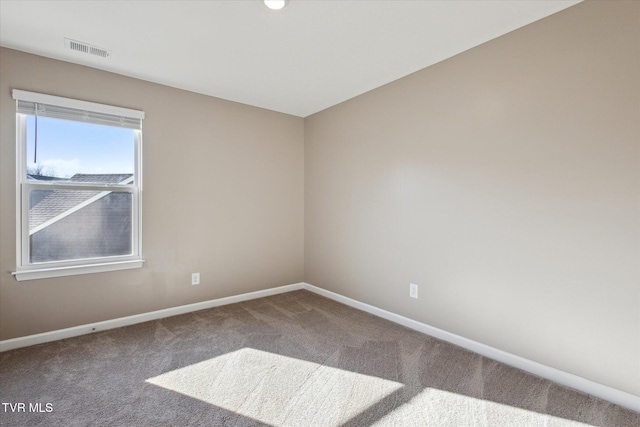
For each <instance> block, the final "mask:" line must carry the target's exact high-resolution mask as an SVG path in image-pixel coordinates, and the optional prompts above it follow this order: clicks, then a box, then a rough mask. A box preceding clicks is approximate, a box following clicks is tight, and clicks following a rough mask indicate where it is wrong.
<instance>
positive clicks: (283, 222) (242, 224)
mask: <svg viewBox="0 0 640 427" xmlns="http://www.w3.org/2000/svg"><path fill="white" fill-rule="evenodd" d="M0 55H1V56H0V75H1V76H2V80H1V82H0V107H1V118H0V120H1V126H0V127H1V133H0V138H1V140H0V144H1V145H0V165H1V168H2V170H1V173H0V178H1V184H0V185H1V187H0V188H1V190H2V204H1V208H0V234H1V243H0V250H1V257H0V266H1V267H0V272H1V274H0V339H3V340H4V339H9V338H14V337H20V336H25V335H30V334H35V333H40V332H46V331H51V330H55V329H61V328H66V327H71V326H76V325H82V324H86V323H92V322H96V321H101V320H107V319H112V318H117V317H122V316H127V315H132V314H138V313H145V312H148V311H153V310H158V309H162V308H167V307H174V306H178V305H183V304H188V303H193V302H198V301H206V300H210V299H214V298H219V297H225V296H229V295H237V294H241V293H245V292H250V291H256V290H260V289H265V288H271V287H274V286H280V285H285V284H290V283H296V282H300V281H302V280H303V253H304V252H303V232H304V229H303V228H304V218H303V213H304V212H303V210H304V205H303V200H304V199H303V197H304V193H303V192H304V163H303V162H304V155H303V150H304V146H303V135H304V132H303V125H304V124H303V120H302V119H301V118H298V117H293V116H288V115H285V114H280V113H275V112H271V111H268V110H263V109H259V108H255V107H250V106H246V105H241V104H237V103H233V102H228V101H224V100H221V99H216V98H211V97H207V96H202V95H197V94H194V93H191V92H186V91H181V90H178V89H172V88H169V87H166V86H161V85H157V84H152V83H148V82H144V81H141V80H136V79H132V78H128V77H124V76H119V75H116V74H111V73H107V72H104V71H98V70H95V69H92V68H87V67H82V66H78V65H73V64H69V63H65V62H60V61H55V60H51V59H46V58H43V57H39V56H34V55H29V54H26V53H21V52H17V51H14V50H9V49H2V50H0ZM12 89H23V90H28V91H33V92H41V93H46V94H50V95H57V96H64V97H68V98H77V99H82V100H86V101H92V102H99V103H103V104H111V105H116V106H121V107H127V108H134V109H140V110H144V111H145V113H146V119H145V121H144V123H143V131H144V143H143V144H144V148H143V159H144V190H143V256H144V258H145V259H146V262H145V264H144V267H143V268H142V269H138V270H127V271H119V272H113V273H98V274H90V275H80V276H72V277H65V278H56V279H42V280H33V281H26V282H16V281H15V280H14V278H13V277H12V276H11V274H10V273H11V272H12V271H15V269H16V263H15V257H16V250H15V217H16V213H15V178H14V177H15V103H14V101H13V99H12V98H11V90H12ZM192 272H200V273H201V284H200V285H199V286H191V273H192Z"/></svg>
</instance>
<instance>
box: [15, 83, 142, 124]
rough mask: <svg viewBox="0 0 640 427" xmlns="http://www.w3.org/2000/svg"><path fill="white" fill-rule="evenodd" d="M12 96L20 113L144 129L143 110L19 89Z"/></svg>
mask: <svg viewBox="0 0 640 427" xmlns="http://www.w3.org/2000/svg"><path fill="white" fill-rule="evenodd" d="M12 95H13V99H15V100H16V112H17V113H20V114H30V115H37V116H41V117H52V118H56V119H65V120H74V121H78V122H87V123H94V124H99V125H108V126H116V127H124V128H128V129H142V120H143V119H144V111H140V110H132V109H129V108H122V107H114V106H112V105H105V104H97V103H94V102H87V101H78V100H76V99H69V98H62V97H59V96H52V95H45V94H41V93H35V92H27V91H24V90H17V89H14V90H13V91H12Z"/></svg>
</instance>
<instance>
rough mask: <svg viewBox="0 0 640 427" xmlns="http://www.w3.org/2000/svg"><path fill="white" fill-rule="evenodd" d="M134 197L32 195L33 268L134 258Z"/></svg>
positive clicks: (80, 193)
mask: <svg viewBox="0 0 640 427" xmlns="http://www.w3.org/2000/svg"><path fill="white" fill-rule="evenodd" d="M132 196H133V195H132V193H131V192H111V191H85V190H30V191H29V205H30V206H29V242H30V253H29V262H30V263H32V264H33V263H40V262H47V261H62V260H74V259H85V258H96V257H108V256H117V255H131V254H132V251H133V245H132V228H131V220H132V212H133V209H132V206H133V205H132V200H133V197H132Z"/></svg>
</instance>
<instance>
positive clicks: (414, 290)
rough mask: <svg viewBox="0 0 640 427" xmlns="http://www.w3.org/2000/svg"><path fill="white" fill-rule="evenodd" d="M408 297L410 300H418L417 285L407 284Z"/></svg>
mask: <svg viewBox="0 0 640 427" xmlns="http://www.w3.org/2000/svg"><path fill="white" fill-rule="evenodd" d="M409 296H410V297H411V298H418V285H416V284H415V283H409Z"/></svg>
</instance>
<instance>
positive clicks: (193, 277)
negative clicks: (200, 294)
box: [191, 273, 200, 285]
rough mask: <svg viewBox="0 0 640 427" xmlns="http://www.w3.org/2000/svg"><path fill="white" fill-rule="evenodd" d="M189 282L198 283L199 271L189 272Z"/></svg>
mask: <svg viewBox="0 0 640 427" xmlns="http://www.w3.org/2000/svg"><path fill="white" fill-rule="evenodd" d="M191 284H192V285H199V284H200V273H192V274H191Z"/></svg>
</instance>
